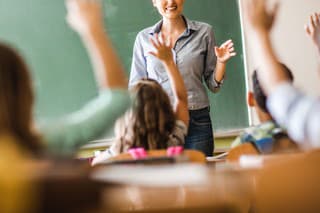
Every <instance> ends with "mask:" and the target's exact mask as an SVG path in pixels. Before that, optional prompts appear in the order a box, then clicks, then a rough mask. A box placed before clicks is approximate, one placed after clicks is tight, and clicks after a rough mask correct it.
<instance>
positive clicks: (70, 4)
mask: <svg viewBox="0 0 320 213" xmlns="http://www.w3.org/2000/svg"><path fill="white" fill-rule="evenodd" d="M65 4H66V8H67V10H68V11H73V10H75V9H77V7H78V5H77V2H76V1H75V0H67V1H66V2H65Z"/></svg>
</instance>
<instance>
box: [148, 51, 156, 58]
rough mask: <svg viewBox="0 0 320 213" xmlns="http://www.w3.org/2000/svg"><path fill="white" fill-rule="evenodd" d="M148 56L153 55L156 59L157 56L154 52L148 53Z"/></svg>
mask: <svg viewBox="0 0 320 213" xmlns="http://www.w3.org/2000/svg"><path fill="white" fill-rule="evenodd" d="M149 54H150V55H153V56H154V57H157V54H156V53H155V52H149Z"/></svg>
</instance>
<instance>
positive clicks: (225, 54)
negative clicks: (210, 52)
mask: <svg viewBox="0 0 320 213" xmlns="http://www.w3.org/2000/svg"><path fill="white" fill-rule="evenodd" d="M214 51H215V53H216V56H217V60H218V62H220V63H226V62H227V61H228V60H229V59H230V58H232V57H233V56H235V55H236V52H234V46H233V42H232V40H231V39H230V40H228V41H226V42H224V43H223V44H222V45H221V46H220V47H214Z"/></svg>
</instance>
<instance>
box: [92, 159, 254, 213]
mask: <svg viewBox="0 0 320 213" xmlns="http://www.w3.org/2000/svg"><path fill="white" fill-rule="evenodd" d="M172 166H173V165H171V166H168V167H163V166H162V167H158V166H132V167H131V168H130V169H128V167H127V166H119V165H117V166H116V168H115V167H112V166H111V167H110V166H108V167H106V168H102V170H103V173H104V174H105V177H104V181H105V182H107V183H110V182H114V183H117V185H113V186H110V185H109V186H108V187H106V188H105V190H104V192H103V201H104V202H103V203H104V207H105V209H111V210H112V212H128V211H130V212H132V211H134V212H213V211H217V212H248V210H249V208H250V203H251V202H250V201H251V194H252V182H251V179H250V177H249V176H248V173H242V172H234V171H228V172H216V169H215V167H214V166H207V165H196V166H195V165H192V164H181V165H180V164H179V165H175V168H174V169H172ZM180 166H181V167H182V169H181V168H179V167H180ZM157 169H160V170H161V173H162V175H161V177H160V178H159V175H160V174H158V173H157V172H156V171H155V170H157ZM166 169H167V171H166ZM180 169H181V170H180ZM135 170H136V171H135ZM174 170H177V173H176V174H173V173H175V171H174ZM193 170H194V173H197V174H194V173H193V174H191V173H192V171H193ZM108 171H109V173H110V175H108ZM181 171H185V173H184V175H183V176H180V173H181ZM96 172H98V173H100V177H99V178H98V180H100V181H101V180H102V179H103V178H102V179H101V177H102V176H103V175H102V176H101V174H102V173H101V171H99V170H97V171H96ZM121 173H122V174H121ZM153 173H154V175H155V176H153V175H152V174H153ZM166 173H167V174H166ZM96 174H97V173H96ZM126 174H127V175H128V176H138V178H140V181H139V180H132V182H131V181H130V177H126V176H125V175H126ZM143 175H145V177H143ZM94 176H95V175H94ZM157 176H158V177H157ZM172 176H178V177H181V178H183V179H185V180H181V184H179V182H177V183H176V184H174V183H173V182H172V181H168V185H167V186H166V184H165V183H166V178H170V177H172ZM116 177H118V179H116ZM95 178H97V176H95ZM152 179H154V181H155V186H152V184H150V183H151V182H150V180H152ZM161 179H163V180H162V182H161ZM188 179H190V180H191V181H190V182H188V181H187V180H188ZM192 180H194V181H192ZM159 181H160V182H161V183H159ZM197 181H198V184H197ZM144 183H145V184H144Z"/></svg>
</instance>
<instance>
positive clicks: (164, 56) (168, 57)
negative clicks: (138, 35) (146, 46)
mask: <svg viewBox="0 0 320 213" xmlns="http://www.w3.org/2000/svg"><path fill="white" fill-rule="evenodd" d="M150 42H151V44H152V46H153V47H154V48H155V51H154V52H149V53H150V54H151V55H153V56H155V57H157V58H158V59H159V60H160V61H162V62H163V63H169V62H173V54H172V49H171V45H170V42H169V41H165V39H164V37H163V35H162V34H161V36H160V38H159V35H158V34H155V35H154V36H153V38H150Z"/></svg>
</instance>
